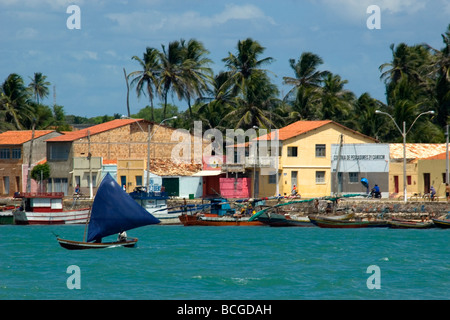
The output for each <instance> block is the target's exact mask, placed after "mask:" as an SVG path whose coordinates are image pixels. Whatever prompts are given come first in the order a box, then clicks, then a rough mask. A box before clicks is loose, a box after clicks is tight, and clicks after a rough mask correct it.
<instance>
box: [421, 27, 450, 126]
mask: <svg viewBox="0 0 450 320" xmlns="http://www.w3.org/2000/svg"><path fill="white" fill-rule="evenodd" d="M442 41H443V43H444V47H443V48H442V49H441V50H437V49H434V48H433V47H431V46H430V45H427V44H426V45H425V47H426V48H428V49H430V50H431V51H432V52H433V54H434V60H433V63H432V70H433V72H434V74H435V75H436V85H435V96H436V105H437V106H436V109H437V113H438V114H437V117H436V122H437V124H438V126H440V127H441V128H444V127H445V126H446V125H447V124H448V123H449V122H450V119H449V118H450V24H449V25H448V27H447V30H446V32H445V33H444V34H442Z"/></svg>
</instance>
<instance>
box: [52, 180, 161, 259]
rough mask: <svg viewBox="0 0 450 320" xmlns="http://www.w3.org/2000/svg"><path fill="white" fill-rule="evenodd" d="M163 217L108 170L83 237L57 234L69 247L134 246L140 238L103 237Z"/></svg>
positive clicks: (61, 242) (63, 245)
mask: <svg viewBox="0 0 450 320" xmlns="http://www.w3.org/2000/svg"><path fill="white" fill-rule="evenodd" d="M159 222H160V221H159V220H158V219H157V218H155V217H154V216H153V215H151V214H150V213H149V212H147V211H146V210H145V209H144V208H142V207H141V206H140V205H139V204H138V203H137V202H136V201H134V200H133V199H132V198H131V197H130V196H129V195H128V194H127V193H126V192H125V191H123V189H122V188H121V187H120V186H119V184H118V183H117V182H116V181H115V180H114V179H113V178H112V177H111V175H110V174H109V173H108V174H107V175H106V176H105V178H103V181H102V183H101V184H100V186H99V188H98V191H97V194H96V196H95V199H94V203H93V204H92V209H91V213H90V216H89V219H88V223H87V224H86V228H87V239H86V228H85V232H84V236H83V241H73V240H66V239H61V238H59V237H57V240H58V242H59V244H60V245H61V247H63V248H66V249H69V250H81V249H100V248H108V247H115V246H117V247H133V246H135V245H136V243H137V241H138V239H136V238H127V237H119V238H120V239H118V241H115V242H105V243H102V238H104V237H108V236H111V235H114V234H119V235H123V234H124V232H125V231H127V230H131V229H135V228H138V227H142V226H145V225H150V224H158V223H159Z"/></svg>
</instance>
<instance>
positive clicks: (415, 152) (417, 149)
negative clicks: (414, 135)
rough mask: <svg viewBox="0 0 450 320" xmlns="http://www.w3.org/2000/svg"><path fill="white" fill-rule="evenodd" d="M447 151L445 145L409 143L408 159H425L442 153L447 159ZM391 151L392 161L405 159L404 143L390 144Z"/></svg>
mask: <svg viewBox="0 0 450 320" xmlns="http://www.w3.org/2000/svg"><path fill="white" fill-rule="evenodd" d="M445 149H446V146H445V143H407V144H406V158H407V159H425V158H429V157H432V156H436V155H438V154H440V153H442V152H444V158H445V151H446V150H445ZM389 150H390V151H389V153H390V157H391V159H403V143H390V144H389Z"/></svg>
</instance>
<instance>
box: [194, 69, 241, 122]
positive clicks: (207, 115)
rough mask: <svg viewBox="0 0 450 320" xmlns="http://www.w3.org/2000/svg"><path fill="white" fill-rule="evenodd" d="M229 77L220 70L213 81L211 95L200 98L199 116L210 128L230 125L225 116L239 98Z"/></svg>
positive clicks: (234, 106) (233, 107)
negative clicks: (234, 92)
mask: <svg viewBox="0 0 450 320" xmlns="http://www.w3.org/2000/svg"><path fill="white" fill-rule="evenodd" d="M228 78H229V77H228V73H227V72H220V73H219V74H218V75H217V76H215V77H214V79H213V81H212V84H211V85H212V88H211V90H209V91H210V97H203V98H200V99H199V102H200V105H199V107H198V109H197V116H198V117H199V119H200V120H202V121H203V122H204V123H206V125H207V127H208V128H210V129H213V128H217V129H219V130H222V129H225V128H226V127H227V125H228V123H227V121H226V119H225V116H226V115H227V114H228V113H229V112H231V111H233V110H234V109H235V108H236V103H237V99H236V96H235V95H234V94H233V93H232V84H231V82H230V81H228Z"/></svg>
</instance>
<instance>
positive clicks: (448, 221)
mask: <svg viewBox="0 0 450 320" xmlns="http://www.w3.org/2000/svg"><path fill="white" fill-rule="evenodd" d="M431 220H433V223H434V225H435V226H436V227H438V228H442V229H449V228H450V214H447V215H446V216H442V217H440V218H439V219H431Z"/></svg>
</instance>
